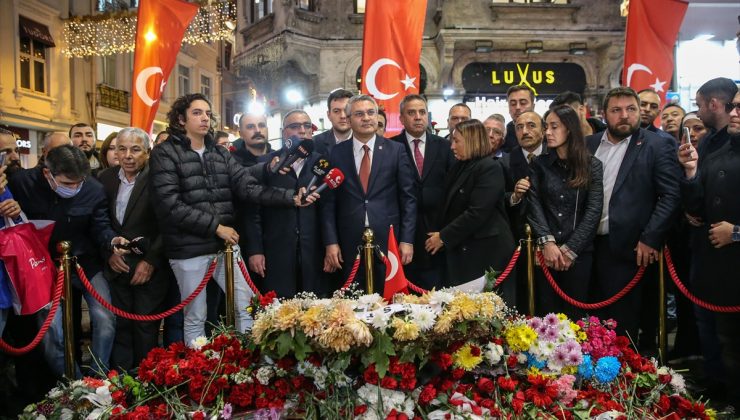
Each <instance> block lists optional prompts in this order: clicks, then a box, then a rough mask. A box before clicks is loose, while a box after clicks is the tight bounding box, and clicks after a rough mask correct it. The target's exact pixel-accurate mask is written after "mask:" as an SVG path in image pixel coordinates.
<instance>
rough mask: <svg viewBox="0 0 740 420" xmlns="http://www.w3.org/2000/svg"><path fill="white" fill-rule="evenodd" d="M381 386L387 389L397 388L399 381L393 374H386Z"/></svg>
mask: <svg viewBox="0 0 740 420" xmlns="http://www.w3.org/2000/svg"><path fill="white" fill-rule="evenodd" d="M380 386H381V387H383V388H386V389H396V388H398V381H396V380H395V379H394V378H393V377H391V376H386V377H385V378H383V379H382V380H381V381H380Z"/></svg>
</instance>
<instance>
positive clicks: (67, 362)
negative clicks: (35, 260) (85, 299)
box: [57, 241, 75, 379]
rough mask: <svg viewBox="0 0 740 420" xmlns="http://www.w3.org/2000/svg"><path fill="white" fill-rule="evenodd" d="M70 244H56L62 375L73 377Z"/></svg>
mask: <svg viewBox="0 0 740 420" xmlns="http://www.w3.org/2000/svg"><path fill="white" fill-rule="evenodd" d="M71 249H72V244H71V243H70V242H68V241H62V242H59V243H58V244H57V252H59V254H61V258H60V261H61V269H62V270H63V271H64V307H63V308H64V311H63V319H62V331H63V334H64V375H65V376H66V377H67V378H68V379H74V378H75V337H74V322H73V320H72V281H71V279H70V274H71V273H72V272H71V271H70V270H71V269H72V257H70V255H69V251H70V250H71Z"/></svg>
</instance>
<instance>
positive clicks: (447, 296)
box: [429, 290, 455, 306]
mask: <svg viewBox="0 0 740 420" xmlns="http://www.w3.org/2000/svg"><path fill="white" fill-rule="evenodd" d="M454 297H455V295H453V294H452V293H450V292H443V291H439V290H436V291H433V292H430V295H429V304H431V305H436V306H442V305H446V304H448V303H450V302H452V299H453V298H454Z"/></svg>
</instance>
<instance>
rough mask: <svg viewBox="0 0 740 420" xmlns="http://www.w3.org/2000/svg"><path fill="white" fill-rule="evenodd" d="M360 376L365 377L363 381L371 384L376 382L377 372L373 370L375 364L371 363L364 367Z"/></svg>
mask: <svg viewBox="0 0 740 420" xmlns="http://www.w3.org/2000/svg"><path fill="white" fill-rule="evenodd" d="M362 377H363V378H364V379H365V382H367V383H369V384H373V385H377V384H378V372H376V371H375V364H372V365H370V366H368V367H367V369H365V372H364V373H363V374H362Z"/></svg>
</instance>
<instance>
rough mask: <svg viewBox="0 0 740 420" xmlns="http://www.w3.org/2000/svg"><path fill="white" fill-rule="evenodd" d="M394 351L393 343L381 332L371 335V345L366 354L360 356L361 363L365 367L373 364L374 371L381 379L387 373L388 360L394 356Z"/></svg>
mask: <svg viewBox="0 0 740 420" xmlns="http://www.w3.org/2000/svg"><path fill="white" fill-rule="evenodd" d="M395 355H396V350H395V349H394V348H393V341H392V340H391V337H390V336H388V335H387V334H383V333H381V332H374V333H373V344H372V346H370V348H369V349H368V351H367V352H365V353H364V354H363V355H362V361H363V363H364V364H365V365H366V366H369V365H370V364H371V363H375V371H376V372H378V376H380V377H381V378H382V377H384V376H385V373H386V372H388V365H389V364H390V358H389V357H388V356H395Z"/></svg>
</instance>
